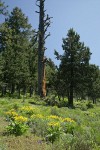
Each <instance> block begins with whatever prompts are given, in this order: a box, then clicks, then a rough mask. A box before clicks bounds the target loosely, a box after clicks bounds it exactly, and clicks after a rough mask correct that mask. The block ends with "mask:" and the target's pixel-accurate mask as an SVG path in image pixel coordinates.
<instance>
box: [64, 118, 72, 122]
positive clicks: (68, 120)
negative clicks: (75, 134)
mask: <svg viewBox="0 0 100 150" xmlns="http://www.w3.org/2000/svg"><path fill="white" fill-rule="evenodd" d="M62 121H63V122H75V121H74V120H72V119H71V118H64V119H63V120H62Z"/></svg>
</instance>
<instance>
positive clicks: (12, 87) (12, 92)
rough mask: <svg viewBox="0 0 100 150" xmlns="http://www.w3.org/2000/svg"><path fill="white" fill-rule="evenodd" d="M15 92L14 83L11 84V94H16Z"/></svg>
mask: <svg viewBox="0 0 100 150" xmlns="http://www.w3.org/2000/svg"><path fill="white" fill-rule="evenodd" d="M14 92H15V84H13V83H12V85H11V94H14Z"/></svg>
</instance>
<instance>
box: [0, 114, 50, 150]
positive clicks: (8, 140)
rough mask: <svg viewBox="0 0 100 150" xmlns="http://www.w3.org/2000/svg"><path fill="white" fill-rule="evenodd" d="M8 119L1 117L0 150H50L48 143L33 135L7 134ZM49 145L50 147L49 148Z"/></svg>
mask: <svg viewBox="0 0 100 150" xmlns="http://www.w3.org/2000/svg"><path fill="white" fill-rule="evenodd" d="M6 125H7V122H6V120H5V119H4V118H3V117H0V145H1V147H0V150H2V149H4V150H48V149H49V147H48V145H47V144H46V143H45V142H43V141H42V140H41V139H40V138H38V137H35V136H33V135H31V134H30V135H23V136H17V137H15V136H12V135H5V134H4V132H5V127H6ZM47 147H48V148H47Z"/></svg>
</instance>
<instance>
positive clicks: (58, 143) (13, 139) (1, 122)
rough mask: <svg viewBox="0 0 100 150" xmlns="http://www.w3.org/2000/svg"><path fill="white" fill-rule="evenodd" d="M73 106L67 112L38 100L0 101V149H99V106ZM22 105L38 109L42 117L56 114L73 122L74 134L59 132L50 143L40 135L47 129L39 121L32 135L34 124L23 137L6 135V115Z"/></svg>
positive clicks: (85, 103)
mask: <svg viewBox="0 0 100 150" xmlns="http://www.w3.org/2000/svg"><path fill="white" fill-rule="evenodd" d="M74 103H75V109H69V108H68V107H61V108H58V107H57V106H53V107H51V106H46V103H45V102H44V101H43V100H40V99H38V100H37V98H33V99H26V100H25V101H24V102H23V99H7V98H3V99H0V150H41V149H43V150H56V149H57V150H99V149H100V134H99V131H100V104H99V103H98V105H93V108H88V107H87V106H88V105H87V103H88V102H87V101H85V102H80V101H79V102H74ZM23 106H32V107H33V108H36V109H37V112H36V113H37V114H41V115H43V116H45V117H46V116H49V115H56V116H59V117H62V118H71V119H73V120H74V121H75V122H76V126H75V129H74V130H73V133H70V132H67V133H64V132H63V133H61V136H60V137H59V139H57V140H55V141H54V143H53V144H52V143H50V142H49V141H48V140H46V138H45V137H44V136H42V134H41V132H42V131H45V128H46V127H45V124H44V122H42V121H41V120H39V122H38V125H37V126H36V127H35V128H34V130H36V131H35V134H33V132H32V131H33V124H32V125H31V127H30V128H29V130H28V131H27V133H25V134H24V135H21V136H15V135H8V134H6V126H7V125H8V123H9V122H7V121H6V117H5V112H7V111H9V110H11V109H14V110H15V111H16V112H18V111H19V108H21V107H23ZM20 113H21V112H20ZM29 117H30V116H29ZM66 128H67V127H66ZM65 130H66V129H65Z"/></svg>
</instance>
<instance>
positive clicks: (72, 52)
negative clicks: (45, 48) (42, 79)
mask: <svg viewBox="0 0 100 150" xmlns="http://www.w3.org/2000/svg"><path fill="white" fill-rule="evenodd" d="M62 48H63V50H64V54H63V55H62V56H60V59H61V63H60V66H59V72H60V77H61V79H62V81H63V83H65V84H64V85H65V87H64V89H65V88H66V90H65V92H66V91H67V94H66V95H67V96H68V103H69V106H71V107H73V97H74V93H75V90H76V89H77V87H79V85H80V84H81V83H83V82H84V81H85V78H86V76H85V73H86V68H88V65H89V59H90V55H91V53H90V50H89V48H88V47H85V46H84V43H82V42H80V36H79V35H78V34H77V33H76V32H75V31H74V30H73V29H70V30H69V31H68V34H67V37H66V38H63V45H62ZM56 55H57V52H56ZM58 56H59V55H57V57H58ZM82 74H83V75H84V76H83V75H82Z"/></svg>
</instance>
